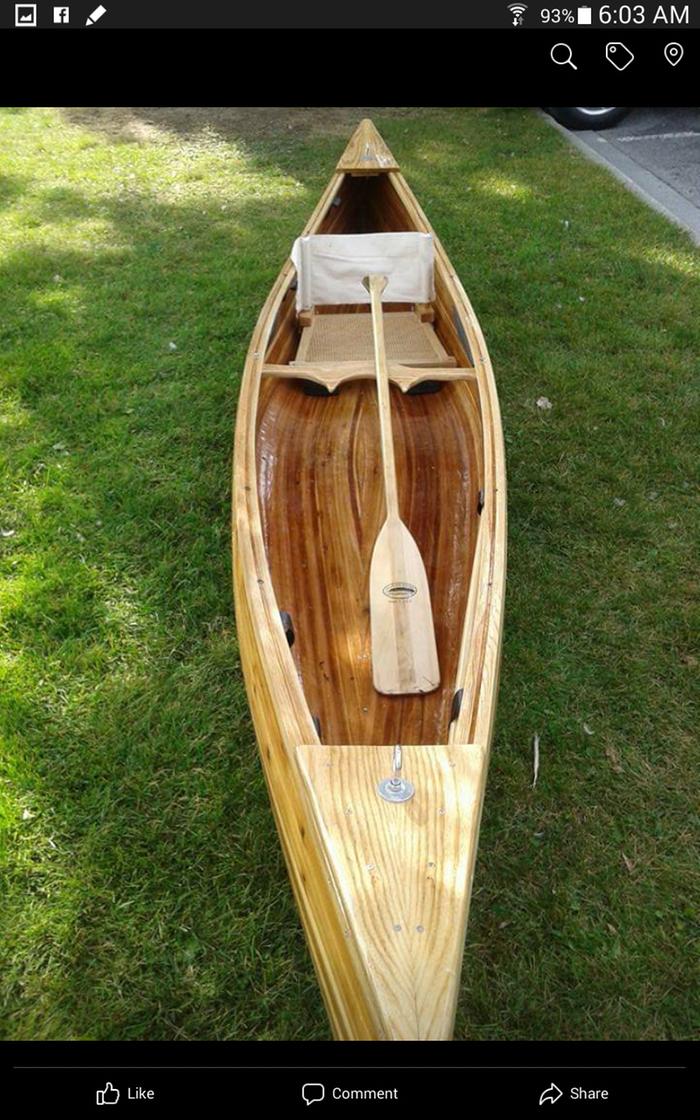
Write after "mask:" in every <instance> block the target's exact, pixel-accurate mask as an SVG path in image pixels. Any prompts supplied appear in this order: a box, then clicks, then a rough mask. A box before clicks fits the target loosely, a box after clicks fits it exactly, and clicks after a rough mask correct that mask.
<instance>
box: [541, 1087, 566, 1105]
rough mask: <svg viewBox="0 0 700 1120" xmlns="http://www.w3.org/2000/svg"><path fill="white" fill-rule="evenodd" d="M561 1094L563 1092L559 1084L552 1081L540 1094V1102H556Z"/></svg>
mask: <svg viewBox="0 0 700 1120" xmlns="http://www.w3.org/2000/svg"><path fill="white" fill-rule="evenodd" d="M563 1096H564V1094H563V1093H562V1091H561V1089H560V1088H559V1086H558V1085H555V1084H554V1082H552V1084H551V1085H550V1086H549V1088H548V1089H545V1090H544V1092H543V1093H541V1094H540V1104H545V1103H546V1102H549V1104H556V1103H557V1101H558V1100H559V1098H560V1097H563Z"/></svg>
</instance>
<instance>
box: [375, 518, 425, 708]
mask: <svg viewBox="0 0 700 1120" xmlns="http://www.w3.org/2000/svg"><path fill="white" fill-rule="evenodd" d="M369 609H370V622H371V629H372V677H373V680H374V687H375V688H376V690H377V692H382V693H385V694H386V695H388V696H396V695H404V694H406V693H412V692H432V691H433V689H435V688H437V687H438V685H439V684H440V668H439V665H438V656H437V646H436V644H435V627H434V625H433V612H432V608H431V606H430V591H429V590H428V579H427V576H426V574H425V565H424V564H423V559H422V557H421V554H420V552H419V550H418V545H417V544H416V542H415V541H414V539H413V537H412V536H411V534H410V533H409V531H408V529H407V528H406V526H405V525H404V524H403V522H402V521H399V520H397V519H394V518H389V519H388V520H387V521H385V522H384V525H383V526H382V528H381V530H380V533H379V536H378V537H377V540H376V543H375V546H374V552H373V553H372V565H371V568H370V574H369Z"/></svg>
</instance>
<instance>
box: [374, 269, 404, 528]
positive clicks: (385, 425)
mask: <svg viewBox="0 0 700 1120" xmlns="http://www.w3.org/2000/svg"><path fill="white" fill-rule="evenodd" d="M368 280H369V284H368V290H369V294H370V298H371V300H372V311H371V314H372V330H373V332H374V367H375V376H376V382H377V403H378V409H379V434H380V439H381V446H382V466H383V469H384V500H385V501H386V516H387V520H388V519H390V518H391V519H394V520H396V521H398V520H400V518H399V486H398V482H397V481H396V461H395V458H394V433H393V431H392V427H391V395H390V393H389V370H388V368H387V361H386V351H385V348H384V318H383V316H382V292H383V291H384V289H385V288H386V285H387V278H386V276H370V277H368Z"/></svg>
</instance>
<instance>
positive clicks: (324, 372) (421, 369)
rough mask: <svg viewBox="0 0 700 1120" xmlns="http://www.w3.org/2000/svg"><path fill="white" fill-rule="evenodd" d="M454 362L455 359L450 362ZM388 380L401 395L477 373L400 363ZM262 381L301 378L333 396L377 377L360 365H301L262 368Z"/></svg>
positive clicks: (371, 367) (390, 365)
mask: <svg viewBox="0 0 700 1120" xmlns="http://www.w3.org/2000/svg"><path fill="white" fill-rule="evenodd" d="M453 361H454V359H453ZM388 370H389V380H390V381H391V382H393V384H394V385H398V386H399V388H400V389H401V391H402V392H403V393H406V392H408V390H409V389H412V388H413V386H414V385H420V384H421V382H423V381H475V380H476V372H475V370H473V369H467V368H456V367H452V366H449V365H446V366H444V367H443V366H431V365H428V364H427V363H422V362H421V363H420V364H419V363H416V365H415V366H413V365H410V364H408V363H402V362H389V363H388ZM262 375H263V377H288V378H292V379H294V378H300V379H302V380H303V381H313V382H315V383H316V384H317V385H324V386H325V387H326V388H327V389H328V391H329V392H331V393H332V392H333V391H334V390H335V389H337V388H338V386H339V385H343V384H344V383H345V382H346V381H363V380H366V379H367V378H371V379H372V380H374V378H375V376H376V374H375V370H374V364H373V363H369V362H365V361H359V362H334V363H331V362H329V363H325V362H302V363H300V364H299V365H296V364H294V365H287V366H285V365H264V366H263V368H262Z"/></svg>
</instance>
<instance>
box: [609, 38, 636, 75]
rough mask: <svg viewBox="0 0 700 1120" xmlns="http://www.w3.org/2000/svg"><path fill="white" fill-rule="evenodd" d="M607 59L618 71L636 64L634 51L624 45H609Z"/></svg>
mask: <svg viewBox="0 0 700 1120" xmlns="http://www.w3.org/2000/svg"><path fill="white" fill-rule="evenodd" d="M605 57H606V58H607V60H608V62H609V63H610V64H611V66H614V67H615V69H616V70H626V69H627V67H628V66H629V65H630V63H631V62H634V55H633V54H632V51H631V50H630V49H629V47H626V46H625V44H624V43H608V45H607V46H606V48H605Z"/></svg>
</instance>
